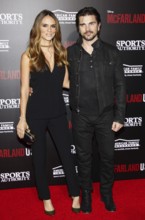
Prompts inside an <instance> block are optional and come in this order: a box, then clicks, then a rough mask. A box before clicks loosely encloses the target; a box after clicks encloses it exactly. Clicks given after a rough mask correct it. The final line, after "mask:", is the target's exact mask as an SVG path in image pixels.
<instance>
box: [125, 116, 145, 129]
mask: <svg viewBox="0 0 145 220" xmlns="http://www.w3.org/2000/svg"><path fill="white" fill-rule="evenodd" d="M141 126H142V117H129V118H125V120H124V127H141Z"/></svg>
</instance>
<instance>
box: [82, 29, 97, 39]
mask: <svg viewBox="0 0 145 220" xmlns="http://www.w3.org/2000/svg"><path fill="white" fill-rule="evenodd" d="M89 32H90V33H93V32H91V31H89ZM85 34H86V33H85ZM85 34H84V35H81V36H82V38H83V39H84V40H86V41H92V40H94V38H95V37H96V36H97V33H96V34H94V35H93V36H92V37H91V38H87V37H86V36H85Z"/></svg>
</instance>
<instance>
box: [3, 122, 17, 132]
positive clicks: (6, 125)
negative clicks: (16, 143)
mask: <svg viewBox="0 0 145 220" xmlns="http://www.w3.org/2000/svg"><path fill="white" fill-rule="evenodd" d="M14 130H15V128H14V122H0V133H13V132H14Z"/></svg>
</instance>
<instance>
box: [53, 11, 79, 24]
mask: <svg viewBox="0 0 145 220" xmlns="http://www.w3.org/2000/svg"><path fill="white" fill-rule="evenodd" d="M53 13H54V14H55V16H56V17H57V18H58V20H59V23H60V24H75V20H76V13H77V12H68V11H62V10H60V9H57V10H54V11H53Z"/></svg>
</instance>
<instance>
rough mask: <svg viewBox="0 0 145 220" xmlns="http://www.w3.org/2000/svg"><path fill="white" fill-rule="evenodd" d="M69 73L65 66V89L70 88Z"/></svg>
mask: <svg viewBox="0 0 145 220" xmlns="http://www.w3.org/2000/svg"><path fill="white" fill-rule="evenodd" d="M69 83H70V82H69V74H68V68H67V66H66V67H65V76H64V80H63V88H65V89H69V88H70V84H69Z"/></svg>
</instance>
